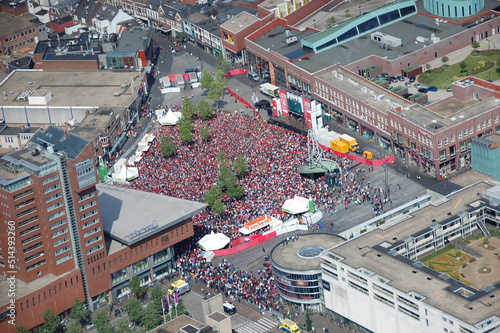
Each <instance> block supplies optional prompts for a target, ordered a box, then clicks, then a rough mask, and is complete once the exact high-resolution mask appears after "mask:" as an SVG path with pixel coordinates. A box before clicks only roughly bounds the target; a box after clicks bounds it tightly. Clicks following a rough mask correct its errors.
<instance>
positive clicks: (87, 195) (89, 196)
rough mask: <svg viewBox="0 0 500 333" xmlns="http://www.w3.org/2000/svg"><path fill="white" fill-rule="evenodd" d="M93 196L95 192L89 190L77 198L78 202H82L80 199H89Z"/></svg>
mask: <svg viewBox="0 0 500 333" xmlns="http://www.w3.org/2000/svg"><path fill="white" fill-rule="evenodd" d="M94 196H95V192H90V193H88V194H85V195H83V196H81V197H79V198H78V202H82V201H84V200H87V199H89V198H92V197H94Z"/></svg>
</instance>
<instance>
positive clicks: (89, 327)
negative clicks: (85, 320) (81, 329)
mask: <svg viewBox="0 0 500 333" xmlns="http://www.w3.org/2000/svg"><path fill="white" fill-rule="evenodd" d="M85 328H86V329H88V330H91V329H93V328H94V323H90V324H87V326H85Z"/></svg>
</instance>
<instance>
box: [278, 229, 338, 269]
mask: <svg viewBox="0 0 500 333" xmlns="http://www.w3.org/2000/svg"><path fill="white" fill-rule="evenodd" d="M344 241H345V240H344V239H343V238H342V237H339V236H335V235H330V234H321V233H313V234H306V235H302V236H300V238H299V239H298V240H296V241H295V242H292V241H289V242H288V244H286V243H282V244H278V245H277V246H276V247H274V248H273V250H272V253H271V260H272V261H273V262H274V263H275V264H276V265H278V266H281V267H282V268H284V269H290V270H299V271H308V270H320V269H321V268H320V262H321V258H320V257H319V255H318V256H317V257H313V258H308V259H306V258H304V257H303V256H299V254H298V253H299V252H298V251H299V250H300V249H304V250H307V248H309V247H311V246H320V247H321V248H323V250H326V249H329V248H331V247H334V246H336V245H338V244H340V243H342V242H344ZM283 244H284V245H283Z"/></svg>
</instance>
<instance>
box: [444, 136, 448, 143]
mask: <svg viewBox="0 0 500 333" xmlns="http://www.w3.org/2000/svg"><path fill="white" fill-rule="evenodd" d="M444 144H445V145H447V144H448V137H446V138H444Z"/></svg>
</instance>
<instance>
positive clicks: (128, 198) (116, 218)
mask: <svg viewBox="0 0 500 333" xmlns="http://www.w3.org/2000/svg"><path fill="white" fill-rule="evenodd" d="M166 181H168V180H166ZM97 190H98V192H99V204H100V207H101V216H102V220H103V223H102V224H103V228H104V232H105V233H106V234H108V235H110V236H111V238H113V239H115V240H117V241H119V242H121V243H123V244H125V245H131V244H134V243H136V242H138V241H141V240H143V239H145V238H148V237H150V236H152V235H154V234H155V233H157V232H159V231H163V230H165V229H168V228H171V227H173V226H175V225H176V224H177V223H179V222H181V221H184V220H186V219H188V218H190V217H192V216H193V215H195V214H197V213H198V212H201V211H202V210H204V209H205V207H207V205H206V204H204V203H201V202H196V201H189V200H184V199H178V198H174V197H168V196H164V195H160V194H154V193H149V192H142V191H137V190H133V189H129V188H124V187H119V186H114V185H106V184H99V185H97ZM141 229H142V230H141ZM137 231H139V232H137Z"/></svg>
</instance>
